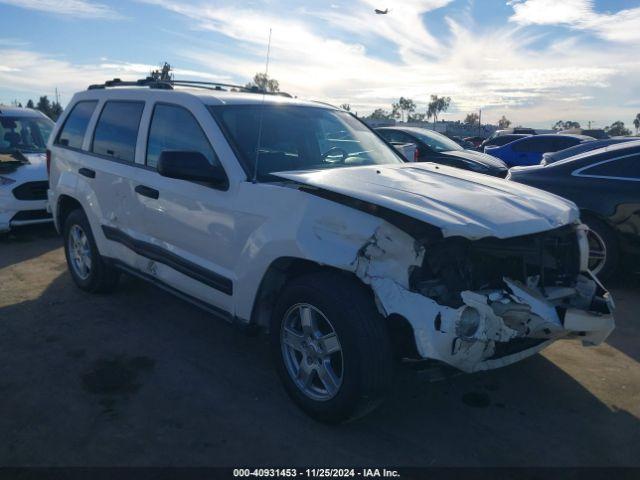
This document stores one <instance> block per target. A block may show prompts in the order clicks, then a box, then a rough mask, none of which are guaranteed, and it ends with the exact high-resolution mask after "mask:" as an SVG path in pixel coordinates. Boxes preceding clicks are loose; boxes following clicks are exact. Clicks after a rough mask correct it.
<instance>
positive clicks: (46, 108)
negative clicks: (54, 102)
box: [36, 95, 51, 118]
mask: <svg viewBox="0 0 640 480" xmlns="http://www.w3.org/2000/svg"><path fill="white" fill-rule="evenodd" d="M36 110H40V111H41V112H42V113H44V114H45V115H46V116H47V117H49V118H51V102H50V101H49V98H48V97H47V96H46V95H44V96H43V97H40V100H38V104H37V105H36Z"/></svg>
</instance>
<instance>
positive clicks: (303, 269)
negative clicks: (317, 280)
mask: <svg viewBox="0 0 640 480" xmlns="http://www.w3.org/2000/svg"><path fill="white" fill-rule="evenodd" d="M323 271H332V272H336V273H339V274H340V275H345V276H347V277H350V278H352V279H354V280H356V281H358V282H359V283H361V284H362V285H365V284H364V283H363V282H362V281H361V280H360V279H359V278H358V277H357V276H356V275H355V274H353V273H352V272H349V271H347V270H342V269H340V268H337V267H333V266H330V265H323V264H320V263H318V262H315V261H313V260H308V259H305V258H299V257H280V258H277V259H275V260H273V261H272V262H271V264H269V267H267V270H266V271H265V273H264V275H263V276H262V280H261V281H260V286H259V287H258V291H257V293H256V295H255V299H254V301H253V307H252V309H251V320H250V323H251V324H253V325H256V326H258V327H261V328H265V329H266V328H268V327H269V323H270V320H271V315H272V313H273V309H274V307H275V304H276V302H277V298H278V294H279V293H280V292H281V291H282V289H283V288H284V286H285V285H286V284H287V282H289V281H290V280H292V279H294V278H296V277H299V276H301V275H306V274H309V273H316V272H317V273H319V272H323ZM366 287H367V289H369V290H371V289H370V287H369V286H368V285H367V286H366ZM371 293H372V294H373V291H371Z"/></svg>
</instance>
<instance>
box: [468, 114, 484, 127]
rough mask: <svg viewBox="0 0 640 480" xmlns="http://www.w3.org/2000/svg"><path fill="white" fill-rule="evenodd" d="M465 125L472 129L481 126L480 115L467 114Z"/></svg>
mask: <svg viewBox="0 0 640 480" xmlns="http://www.w3.org/2000/svg"><path fill="white" fill-rule="evenodd" d="M464 123H465V124H466V125H470V126H472V127H475V126H477V125H479V124H480V115H478V114H477V113H475V112H474V113H469V114H467V116H466V117H465V118H464Z"/></svg>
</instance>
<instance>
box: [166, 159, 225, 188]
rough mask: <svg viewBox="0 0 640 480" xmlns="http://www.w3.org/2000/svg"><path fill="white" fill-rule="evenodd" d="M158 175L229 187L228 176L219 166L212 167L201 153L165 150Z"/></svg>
mask: <svg viewBox="0 0 640 480" xmlns="http://www.w3.org/2000/svg"><path fill="white" fill-rule="evenodd" d="M157 168H158V173H159V174H160V175H162V176H163V177H168V178H177V179H180V180H191V181H195V182H207V183H211V184H214V185H218V186H223V185H224V186H226V185H228V180H227V175H226V174H225V173H224V170H223V169H222V167H221V166H219V165H211V164H210V163H209V160H207V157H205V156H204V155H203V154H202V153H200V152H190V151H177V150H165V151H163V152H162V153H161V154H160V158H159V159H158V166H157Z"/></svg>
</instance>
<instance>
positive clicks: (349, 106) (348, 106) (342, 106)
mask: <svg viewBox="0 0 640 480" xmlns="http://www.w3.org/2000/svg"><path fill="white" fill-rule="evenodd" d="M340 108H341V109H343V110H346V111H347V112H350V111H351V105H349V104H348V103H343V104H342V105H340Z"/></svg>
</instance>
